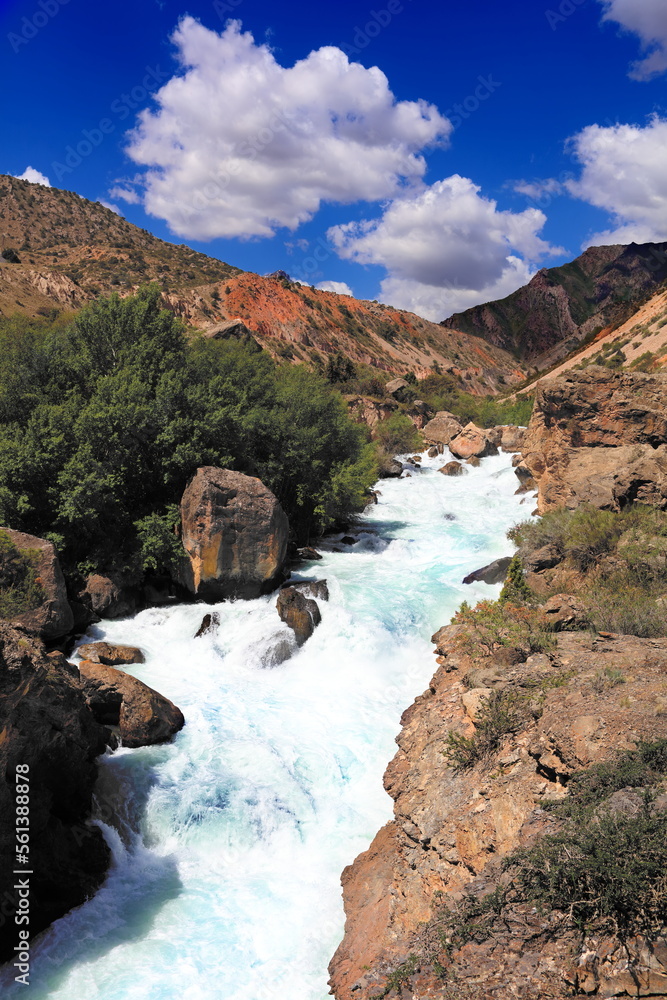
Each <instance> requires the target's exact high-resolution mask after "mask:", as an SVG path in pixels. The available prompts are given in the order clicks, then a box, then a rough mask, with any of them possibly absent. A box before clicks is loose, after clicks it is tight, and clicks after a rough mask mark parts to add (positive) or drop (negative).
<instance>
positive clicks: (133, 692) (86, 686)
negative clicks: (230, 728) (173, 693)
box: [79, 660, 185, 747]
mask: <svg viewBox="0 0 667 1000" xmlns="http://www.w3.org/2000/svg"><path fill="white" fill-rule="evenodd" d="M79 673H80V676H81V681H82V684H83V691H84V695H85V698H86V702H87V704H88V706H89V708H90V710H91V712H92V713H93V715H94V716H95V718H96V719H97V721H98V722H100V723H103V724H104V725H107V726H119V728H120V738H121V740H122V742H123V746H126V747H145V746H152V745H153V744H154V743H164V742H165V740H168V739H170V738H171V737H172V736H173V735H174V733H177V732H178V731H179V730H180V729H182V728H183V726H184V724H185V719H184V718H183V713H182V712H181V710H180V709H179V708H177V707H176V705H174V703H173V702H171V701H169V699H168V698H165V697H164V695H161V694H159V693H158V692H157V691H154V690H153V688H150V687H148V685H147V684H144V683H143V682H142V681H140V680H137V678H136V677H132V675H131V674H126V673H124V672H123V671H122V670H116V668H115V667H109V666H107V665H106V664H104V663H94V662H93V661H92V660H82V661H81V662H80V663H79Z"/></svg>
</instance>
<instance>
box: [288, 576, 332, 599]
mask: <svg viewBox="0 0 667 1000" xmlns="http://www.w3.org/2000/svg"><path fill="white" fill-rule="evenodd" d="M286 586H289V587H292V588H293V589H294V590H298V591H299V593H301V594H304V595H305V596H306V597H316V598H317V599H318V600H319V601H328V600H329V587H328V584H327V581H326V580H293V581H291V582H290V583H289V584H286ZM283 589H284V588H283Z"/></svg>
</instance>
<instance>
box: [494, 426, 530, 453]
mask: <svg viewBox="0 0 667 1000" xmlns="http://www.w3.org/2000/svg"><path fill="white" fill-rule="evenodd" d="M499 430H500V441H499V442H497V443H498V444H499V445H500V450H501V451H507V452H516V451H521V450H522V448H523V446H524V442H525V440H526V428H525V427H517V426H516V424H504V425H502V426H501V427H500V428H499Z"/></svg>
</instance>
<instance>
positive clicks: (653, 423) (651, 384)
mask: <svg viewBox="0 0 667 1000" xmlns="http://www.w3.org/2000/svg"><path fill="white" fill-rule="evenodd" d="M522 453H523V463H524V466H525V467H526V468H527V469H528V470H529V472H530V475H532V477H533V478H534V479H535V480H536V482H537V484H538V490H539V494H538V496H539V501H538V507H539V510H540V512H544V511H546V510H549V509H551V508H553V507H560V506H567V507H576V506H577V505H578V504H580V503H592V504H593V505H594V506H596V507H602V508H607V509H610V510H619V509H621V508H622V507H624V506H626V505H627V504H628V503H631V502H632V501H634V500H639V501H641V502H643V503H648V504H652V505H654V506H657V507H660V508H661V509H664V508H665V507H666V506H667V377H665V376H662V375H644V374H641V373H639V372H637V373H634V372H633V373H630V372H623V371H618V372H613V371H610V370H609V369H608V368H598V367H590V368H587V369H585V370H584V371H571V372H567V373H566V374H564V375H562V376H560V377H558V378H554V379H548V380H545V381H543V382H542V383H541V384H540V385H539V386H538V389H537V394H536V398H535V407H534V410H533V415H532V418H531V421H530V425H529V427H528V431H527V433H526V436H525V440H524V442H523V445H522Z"/></svg>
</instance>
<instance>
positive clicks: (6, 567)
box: [0, 531, 44, 619]
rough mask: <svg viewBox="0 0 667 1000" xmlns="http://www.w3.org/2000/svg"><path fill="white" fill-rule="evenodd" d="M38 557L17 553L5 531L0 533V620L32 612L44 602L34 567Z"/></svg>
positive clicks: (32, 552) (28, 552) (25, 551)
mask: <svg viewBox="0 0 667 1000" xmlns="http://www.w3.org/2000/svg"><path fill="white" fill-rule="evenodd" d="M38 561H39V553H38V552H37V551H36V550H31V549H19V548H17V546H16V545H14V543H13V542H12V540H11V538H10V537H9V535H8V534H7V532H6V531H0V618H9V619H11V618H13V617H15V616H18V615H22V614H25V613H26V612H27V611H32V610H34V609H35V608H37V607H39V605H40V604H41V603H42V601H43V600H44V592H43V590H42V587H41V581H40V579H39V577H38V576H37V569H36V564H37V562H38Z"/></svg>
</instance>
